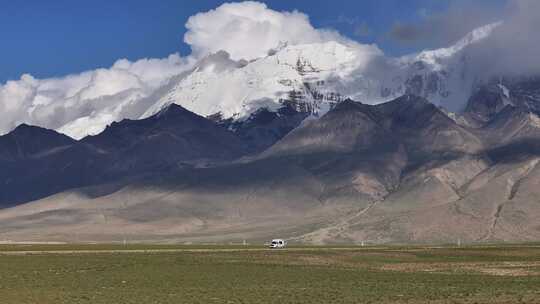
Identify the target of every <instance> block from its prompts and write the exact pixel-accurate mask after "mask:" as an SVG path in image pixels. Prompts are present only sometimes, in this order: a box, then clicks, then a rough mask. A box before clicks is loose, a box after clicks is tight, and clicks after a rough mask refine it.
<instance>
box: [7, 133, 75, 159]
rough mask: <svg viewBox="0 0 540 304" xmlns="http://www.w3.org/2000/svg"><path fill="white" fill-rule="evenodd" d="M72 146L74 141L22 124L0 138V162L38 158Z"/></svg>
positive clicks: (61, 135)
mask: <svg viewBox="0 0 540 304" xmlns="http://www.w3.org/2000/svg"><path fill="white" fill-rule="evenodd" d="M73 144H75V140H73V139H71V138H70V137H68V136H65V135H63V134H59V133H57V132H55V131H52V130H47V129H43V128H39V127H32V126H28V125H25V124H22V125H20V126H19V127H17V128H16V129H15V130H13V131H12V132H11V133H9V134H6V135H4V136H0V161H2V160H3V161H15V160H23V159H27V158H31V157H39V156H40V155H41V154H47V153H52V152H54V151H55V150H58V149H62V148H67V147H69V146H71V145H73Z"/></svg>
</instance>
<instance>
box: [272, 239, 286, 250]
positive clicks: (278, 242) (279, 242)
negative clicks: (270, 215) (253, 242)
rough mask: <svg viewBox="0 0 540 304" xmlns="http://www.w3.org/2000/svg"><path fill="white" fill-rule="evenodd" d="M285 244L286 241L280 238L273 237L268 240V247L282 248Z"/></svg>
mask: <svg viewBox="0 0 540 304" xmlns="http://www.w3.org/2000/svg"><path fill="white" fill-rule="evenodd" d="M285 246H287V242H285V241H284V240H282V239H273V240H272V242H270V248H284V247H285Z"/></svg>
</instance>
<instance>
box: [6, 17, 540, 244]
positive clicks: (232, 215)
mask: <svg viewBox="0 0 540 304" xmlns="http://www.w3.org/2000/svg"><path fill="white" fill-rule="evenodd" d="M497 26H499V24H497V23H495V24H491V25H487V26H484V27H482V28H479V29H477V30H475V31H473V32H471V33H470V34H468V35H467V36H466V37H464V38H463V39H462V40H460V41H458V42H457V43H456V44H454V45H452V46H450V47H448V48H444V49H438V50H429V51H424V52H420V53H418V54H415V55H411V56H405V57H401V58H395V59H384V60H382V59H381V60H378V59H377V58H378V56H379V54H377V52H376V51H375V50H373V49H371V48H369V47H368V46H356V45H350V44H347V43H341V42H337V41H333V42H325V43H312V44H296V45H289V44H287V43H282V44H280V45H279V46H277V47H276V48H274V49H271V50H269V51H268V54H267V56H264V57H261V58H258V59H255V60H251V61H245V60H233V59H231V57H230V56H229V54H228V53H226V52H224V51H220V52H217V53H214V54H211V55H208V56H206V57H205V58H203V59H201V60H200V61H199V62H197V64H195V65H194V67H193V68H192V69H190V70H189V71H186V72H183V73H181V74H178V75H176V76H173V77H172V78H170V80H169V81H168V82H167V83H166V84H165V85H164V86H163V87H162V88H160V89H159V90H157V91H156V92H154V93H153V94H152V96H150V97H147V98H146V100H147V102H146V103H145V107H144V108H138V110H137V113H138V115H136V117H133V119H124V120H121V121H118V122H112V123H111V122H110V121H107V120H103V119H99V117H103V115H105V114H106V113H96V115H95V117H97V118H96V120H76V121H73V122H72V123H70V124H68V125H63V126H60V127H59V128H58V129H56V130H49V129H44V128H40V127H37V126H30V125H26V124H23V125H20V126H18V127H17V128H15V129H14V130H12V131H11V132H10V133H8V134H5V135H3V136H0V207H1V208H2V209H1V210H0V241H68V242H117V241H122V240H126V239H127V240H130V241H140V242H143V241H145V242H186V243H187V242H193V243H202V242H206V243H208V242H218V243H219V242H229V241H233V242H234V241H236V242H238V241H242V240H249V241H260V240H267V239H271V238H272V237H274V236H280V237H283V238H286V239H288V240H289V241H291V242H304V243H314V244H325V243H361V242H368V243H424V242H431V243H433V242H437V243H444V242H455V241H457V240H461V241H463V242H499V241H509V242H510V241H511V242H520V241H532V240H538V239H540V222H539V221H538V219H539V218H540V188H539V187H538V185H539V184H540V165H538V163H539V161H540V117H539V116H538V115H539V113H540V77H536V76H530V75H519V76H516V75H512V76H510V75H500V76H498V77H492V78H490V79H488V80H485V79H484V80H480V79H479V78H478V77H477V75H473V74H471V73H469V70H468V64H469V61H468V60H469V59H470V57H469V56H468V52H469V50H470V48H472V47H474V45H475V44H476V43H478V42H479V41H481V40H482V39H485V38H486V37H489V35H490V33H491V32H492V31H493V30H494V29H495V28H496V27H497ZM366 56H367V57H366ZM365 58H370V60H365ZM381 58H382V57H381ZM122 106H129V105H128V104H124V105H122ZM107 110H108V111H114V110H111V109H107ZM101 114H103V115H101ZM100 115H101V116H100ZM89 130H98V131H96V132H94V131H89Z"/></svg>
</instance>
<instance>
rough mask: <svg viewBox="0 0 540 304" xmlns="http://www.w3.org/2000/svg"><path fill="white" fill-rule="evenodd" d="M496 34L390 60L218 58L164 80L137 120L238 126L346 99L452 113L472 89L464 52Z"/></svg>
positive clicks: (284, 54)
mask: <svg viewBox="0 0 540 304" xmlns="http://www.w3.org/2000/svg"><path fill="white" fill-rule="evenodd" d="M497 26H499V23H495V24H490V25H487V26H484V27H482V28H479V29H476V30H475V31H473V32H471V33H470V34H468V35H467V36H466V37H464V38H463V39H462V40H460V41H458V42H457V43H456V44H454V45H452V46H450V47H448V48H444V49H438V50H431V51H424V52H421V53H419V54H415V55H411V56H405V57H402V58H392V59H389V58H387V57H384V56H383V55H382V54H380V53H378V52H377V51H376V50H372V49H369V48H368V47H365V46H359V45H354V44H352V45H347V44H344V43H340V42H335V41H332V42H325V43H313V44H301V45H286V44H283V45H281V46H280V47H279V48H277V49H275V50H271V51H270V52H269V53H268V55H267V56H266V57H264V58H259V59H256V60H253V61H251V62H246V61H234V60H231V59H230V57H229V55H228V54H227V53H226V52H218V53H216V54H212V55H209V56H207V57H206V58H204V59H203V60H201V61H200V62H199V63H198V64H197V65H196V67H195V68H194V69H193V71H192V72H191V73H188V74H187V75H184V76H182V77H177V78H174V79H173V80H171V82H172V83H171V84H169V85H170V87H171V89H170V90H169V91H168V92H166V93H165V94H164V95H163V96H161V97H160V98H159V99H158V101H157V102H156V103H155V104H153V105H152V106H150V107H149V109H148V110H147V111H146V112H145V113H144V114H143V115H142V117H148V116H151V115H153V114H155V113H157V112H158V111H160V109H162V108H163V107H165V106H167V105H169V104H171V103H176V104H179V105H182V106H183V107H185V108H187V109H188V110H190V111H193V112H195V113H197V114H199V115H203V116H210V115H215V114H220V115H221V117H222V118H224V119H228V118H233V119H240V120H242V119H244V118H247V117H249V115H250V114H252V113H253V112H255V111H256V110H258V109H260V108H267V109H269V110H271V111H276V110H277V109H279V108H280V107H282V106H283V104H292V105H293V106H294V107H295V108H296V110H298V111H302V112H308V113H310V114H313V115H315V116H320V115H322V114H324V113H326V112H327V111H328V110H329V109H330V108H332V106H333V105H334V104H335V103H338V102H340V101H342V100H345V99H346V98H352V99H354V100H358V101H361V102H364V103H368V104H377V103H381V102H385V101H389V100H392V99H394V98H397V97H399V96H401V95H403V94H414V95H418V96H421V97H424V98H426V99H428V100H429V101H431V102H432V103H434V104H437V105H441V106H446V107H447V108H449V110H451V111H457V110H460V107H463V106H464V105H465V102H466V100H467V99H468V97H469V96H470V93H471V89H472V87H473V83H474V81H475V79H474V75H470V74H468V73H467V71H466V69H467V53H466V50H467V47H468V46H469V45H471V44H474V43H477V42H478V41H481V40H482V39H484V38H486V37H488V36H489V35H490V33H491V32H492V31H493V30H494V29H495V28H496V27H497ZM450 100H451V101H453V102H450ZM456 100H460V101H461V103H459V102H456ZM456 104H457V106H456Z"/></svg>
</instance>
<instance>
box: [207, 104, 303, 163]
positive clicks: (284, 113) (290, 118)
mask: <svg viewBox="0 0 540 304" xmlns="http://www.w3.org/2000/svg"><path fill="white" fill-rule="evenodd" d="M308 115H309V114H308V113H307V112H299V111H297V110H296V109H295V108H293V107H291V106H284V107H282V108H280V109H279V110H278V111H277V112H272V111H269V110H268V109H266V108H261V109H259V110H258V111H256V112H255V113H253V114H252V115H251V116H250V117H249V118H248V119H246V120H245V121H231V120H226V121H222V120H220V119H219V117H214V119H216V120H217V121H218V123H219V124H220V125H223V126H224V127H226V128H227V129H229V130H231V131H233V132H234V133H235V134H236V136H238V137H239V138H240V139H241V140H242V141H243V142H244V144H245V145H246V146H247V150H248V153H249V154H256V153H260V152H262V151H264V150H266V149H267V148H269V147H271V146H272V145H273V144H275V143H276V142H277V141H278V140H280V139H281V138H283V137H284V136H285V135H287V134H288V133H289V132H291V131H292V130H293V129H295V128H296V127H298V126H299V125H300V123H301V122H302V121H303V120H304V119H305V118H306V117H308Z"/></svg>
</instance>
